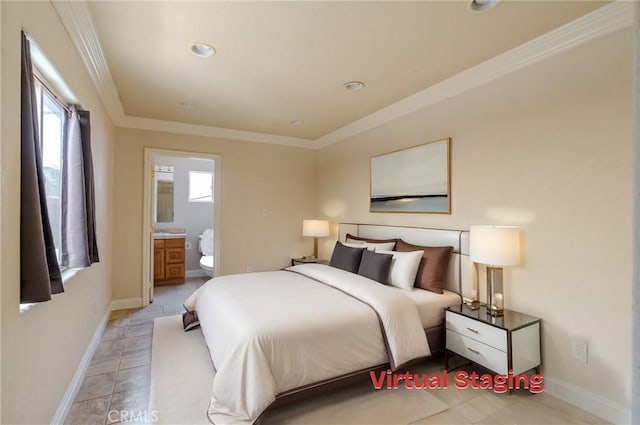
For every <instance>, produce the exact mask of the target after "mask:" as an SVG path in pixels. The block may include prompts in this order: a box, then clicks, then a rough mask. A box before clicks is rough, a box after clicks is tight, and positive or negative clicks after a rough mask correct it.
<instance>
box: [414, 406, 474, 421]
mask: <svg viewBox="0 0 640 425" xmlns="http://www.w3.org/2000/svg"><path fill="white" fill-rule="evenodd" d="M467 424H471V422H469V421H468V420H467V419H466V418H465V417H464V416H462V415H461V414H460V413H458V412H456V411H455V410H452V409H449V410H445V411H444V412H442V413H438V414H437V415H433V416H430V417H428V418H424V419H421V420H419V421H418V422H413V423H412V424H411V425H467Z"/></svg>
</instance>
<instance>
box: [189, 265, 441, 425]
mask: <svg viewBox="0 0 640 425" xmlns="http://www.w3.org/2000/svg"><path fill="white" fill-rule="evenodd" d="M287 270H288V271H275V272H264V273H251V274H241V275H228V276H223V277H218V278H215V279H212V280H210V281H209V282H207V283H206V284H205V285H203V286H202V287H201V288H200V289H199V290H198V291H196V292H195V293H194V294H193V295H192V296H191V297H190V298H189V299H188V300H187V301H186V302H185V307H186V308H187V309H188V310H193V309H195V310H196V311H197V312H198V318H199V320H200V325H201V328H202V333H203V335H204V337H205V341H206V343H207V346H208V347H209V352H210V354H211V359H212V361H213V365H214V367H215V368H216V375H215V378H214V381H213V395H212V398H211V404H210V406H209V412H208V413H209V418H210V420H211V421H212V422H213V423H214V424H216V425H222V424H248V423H253V422H254V421H255V420H256V419H258V417H259V416H260V414H261V413H262V412H263V411H264V410H265V409H266V408H267V407H268V406H269V405H270V404H271V403H272V402H273V401H274V400H275V398H276V395H278V394H280V393H283V392H285V391H288V390H292V389H295V388H299V387H303V386H305V385H309V384H313V383H317V382H320V381H323V380H326V379H330V378H334V377H338V376H341V375H344V374H347V373H351V372H354V371H360V370H363V369H367V368H373V367H375V366H379V365H381V364H384V363H387V362H390V363H391V365H392V367H393V368H395V367H396V366H400V365H402V364H404V363H406V362H408V361H410V360H413V359H416V358H419V357H424V356H427V355H429V354H430V350H429V346H428V343H427V339H426V336H425V333H424V330H423V328H422V326H421V323H420V318H419V315H418V311H417V308H416V305H415V303H414V302H413V301H412V300H411V299H410V298H408V297H407V296H405V295H404V294H402V291H401V290H398V289H397V288H392V287H388V286H385V285H380V284H378V283H376V282H373V281H372V280H369V279H367V278H364V277H362V276H359V275H356V274H353V273H349V272H345V271H343V270H340V269H336V268H333V267H329V266H323V265H319V264H304V265H299V266H295V267H290V268H289V269H287Z"/></svg>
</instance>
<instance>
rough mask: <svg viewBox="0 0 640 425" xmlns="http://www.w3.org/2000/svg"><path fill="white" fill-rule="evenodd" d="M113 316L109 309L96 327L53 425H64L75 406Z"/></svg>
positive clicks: (54, 416)
mask: <svg viewBox="0 0 640 425" xmlns="http://www.w3.org/2000/svg"><path fill="white" fill-rule="evenodd" d="M110 315H111V309H110V308H109V309H107V311H106V313H105V314H104V316H103V317H102V320H101V321H100V323H99V324H98V326H97V327H96V330H95V332H94V333H93V336H92V337H91V341H89V345H88V346H87V349H86V350H85V352H84V355H83V356H82V359H81V360H80V363H79V364H78V368H77V369H76V373H75V374H74V375H73V378H72V379H71V383H70V384H69V386H68V387H67V391H65V393H64V396H63V397H62V401H61V402H60V405H59V406H58V410H56V413H55V415H53V419H52V420H51V424H52V425H63V424H64V421H65V419H66V418H67V415H68V414H69V410H70V409H71V405H72V404H73V400H75V398H76V395H77V394H78V391H79V390H80V386H81V385H82V381H83V378H84V374H85V372H86V371H87V368H88V367H89V364H90V363H91V359H92V358H93V353H94V352H95V351H96V348H97V347H98V344H100V340H101V339H102V334H103V333H104V329H105V327H106V326H107V321H108V320H109V316H110Z"/></svg>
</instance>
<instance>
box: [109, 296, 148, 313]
mask: <svg viewBox="0 0 640 425" xmlns="http://www.w3.org/2000/svg"><path fill="white" fill-rule="evenodd" d="M129 308H142V297H136V298H123V299H121V300H113V301H111V310H112V311H115V310H127V309H129Z"/></svg>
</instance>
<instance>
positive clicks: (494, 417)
mask: <svg viewBox="0 0 640 425" xmlns="http://www.w3.org/2000/svg"><path fill="white" fill-rule="evenodd" d="M205 280H206V279H203V278H198V279H188V280H187V282H185V283H184V284H183V285H176V286H162V287H158V288H156V290H155V298H154V302H153V304H151V305H150V306H148V307H147V308H144V309H134V310H120V311H115V312H113V313H112V314H111V317H110V320H109V322H108V324H107V327H106V329H105V332H104V335H103V337H102V341H101V342H100V344H99V346H98V348H97V349H96V352H95V354H94V356H93V360H92V362H91V364H90V365H89V368H88V369H87V372H86V375H85V378H84V382H83V383H82V386H81V387H80V390H79V392H78V395H77V396H76V399H75V401H74V403H73V405H72V407H71V410H70V412H69V415H68V416H67V419H66V422H65V423H66V424H68V425H110V424H116V423H122V422H127V424H128V425H131V424H133V423H146V422H145V421H140V420H134V421H127V419H131V418H126V417H121V416H120V414H121V413H120V412H134V413H132V414H135V412H146V411H147V408H148V402H149V386H150V371H151V343H152V334H153V320H154V319H155V318H156V317H159V316H165V315H172V314H178V313H182V311H183V308H182V303H183V302H184V300H186V299H187V297H188V296H189V295H190V294H191V293H192V292H193V291H194V290H195V289H197V288H198V287H199V286H200V285H202V283H204V282H205ZM462 367H465V368H466V366H462ZM442 368H443V364H442V359H436V360H433V361H429V362H426V363H424V364H423V365H420V366H418V368H417V369H416V370H415V371H414V373H429V374H432V373H441V372H442ZM451 373H453V372H451ZM453 379H454V378H453V375H451V376H450V381H451V382H453ZM431 393H432V394H433V395H434V396H435V397H437V398H439V399H440V400H442V401H443V402H444V403H446V404H447V406H448V407H449V409H448V410H446V411H444V412H442V413H440V414H437V415H434V416H431V417H429V418H425V419H422V420H420V421H418V422H415V423H414V424H413V425H447V424H478V425H484V424H496V425H497V424H505V425H506V424H516V423H517V424H522V425H539V424H558V425H560V424H591V425H606V424H608V422H606V421H604V420H602V419H600V418H597V417H596V416H593V415H591V414H589V413H587V412H585V411H583V410H581V409H578V408H576V407H574V406H572V405H569V404H567V403H564V402H562V401H560V400H559V399H557V398H555V397H553V396H550V395H548V394H545V393H542V394H536V395H533V394H531V393H529V392H528V391H523V390H520V391H514V392H513V393H512V395H510V396H509V395H504V394H494V393H493V392H492V391H490V390H485V391H482V390H458V389H456V388H455V387H453V386H452V385H451V386H450V388H449V389H447V390H431ZM137 419H140V418H137Z"/></svg>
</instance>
